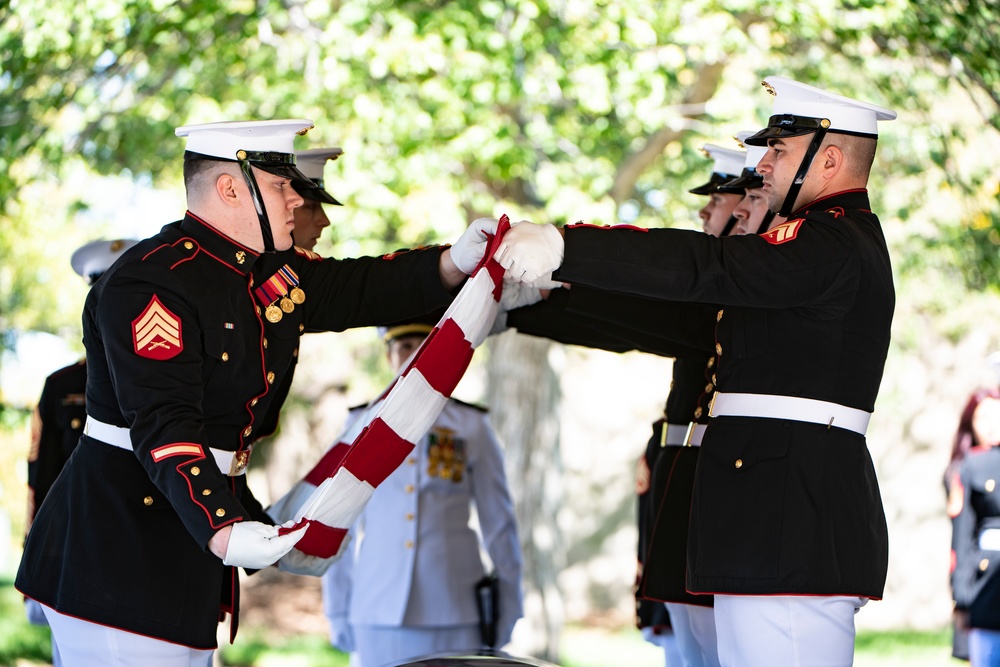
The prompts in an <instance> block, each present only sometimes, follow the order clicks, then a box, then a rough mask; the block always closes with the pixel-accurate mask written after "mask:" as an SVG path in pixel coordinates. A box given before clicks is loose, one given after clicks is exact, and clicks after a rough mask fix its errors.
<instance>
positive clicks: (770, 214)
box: [757, 211, 775, 236]
mask: <svg viewBox="0 0 1000 667" xmlns="http://www.w3.org/2000/svg"><path fill="white" fill-rule="evenodd" d="M774 215H775V213H774V211H767V212H765V213H764V218H763V219H762V220H761V221H760V227H758V228H757V235H758V236H759V235H761V234H763V233H764V232H766V231H767V228H768V227H770V226H771V221H772V220H774Z"/></svg>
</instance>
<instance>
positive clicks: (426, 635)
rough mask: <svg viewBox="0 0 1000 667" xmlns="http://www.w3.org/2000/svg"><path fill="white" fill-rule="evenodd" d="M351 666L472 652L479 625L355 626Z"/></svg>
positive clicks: (478, 643)
mask: <svg viewBox="0 0 1000 667" xmlns="http://www.w3.org/2000/svg"><path fill="white" fill-rule="evenodd" d="M352 628H353V630H354V646H355V648H356V650H355V652H354V653H352V654H351V667H382V665H388V664H393V663H396V662H398V661H401V660H407V659H409V658H418V657H420V656H425V655H432V654H434V653H444V652H446V651H475V650H477V649H478V648H479V647H480V646H481V645H482V642H481V640H480V638H479V624H478V623H476V624H475V625H455V626H445V627H440V628H437V627H406V626H402V627H390V626H383V625H355V626H352Z"/></svg>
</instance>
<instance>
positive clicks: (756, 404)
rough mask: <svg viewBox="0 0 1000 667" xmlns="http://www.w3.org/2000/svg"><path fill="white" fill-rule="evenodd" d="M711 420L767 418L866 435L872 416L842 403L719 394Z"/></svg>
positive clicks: (715, 400) (810, 399)
mask: <svg viewBox="0 0 1000 667" xmlns="http://www.w3.org/2000/svg"><path fill="white" fill-rule="evenodd" d="M708 414H709V416H711V417H765V418H769V419H790V420H792V421H800V422H811V423H813V424H825V425H826V426H827V427H830V426H836V427H838V428H844V429H847V430H848V431H854V432H855V433H860V434H861V435H864V434H865V431H866V430H868V421H869V420H870V419H871V417H872V413H870V412H865V411H864V410H858V409H857V408H849V407H847V406H846V405H840V404H839V403H830V402H827V401H817V400H814V399H812V398H799V397H797V396H775V395H773V394H733V393H725V394H723V393H716V394H715V397H714V398H713V399H712V403H711V407H710V408H709V411H708Z"/></svg>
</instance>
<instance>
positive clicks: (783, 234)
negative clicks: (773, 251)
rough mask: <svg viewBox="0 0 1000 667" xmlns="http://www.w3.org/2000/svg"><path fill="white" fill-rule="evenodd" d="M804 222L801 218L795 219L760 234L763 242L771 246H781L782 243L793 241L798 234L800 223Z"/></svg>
mask: <svg viewBox="0 0 1000 667" xmlns="http://www.w3.org/2000/svg"><path fill="white" fill-rule="evenodd" d="M803 222H805V220H804V219H803V218H795V219H794V220H789V221H788V222H784V223H782V224H780V225H778V226H777V227H775V228H774V229H770V230H768V231H767V232H765V233H763V234H761V236H763V237H764V240H765V241H767V242H768V243H770V244H771V245H781V244H782V243H788V242H789V241H791V240H793V239H794V238H795V237H796V236H798V234H799V229H800V228H801V227H802V223H803Z"/></svg>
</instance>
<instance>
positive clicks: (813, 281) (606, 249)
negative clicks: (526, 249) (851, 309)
mask: <svg viewBox="0 0 1000 667" xmlns="http://www.w3.org/2000/svg"><path fill="white" fill-rule="evenodd" d="M850 224H852V223H851V222H849V221H845V219H840V220H836V219H834V218H833V217H832V216H831V215H830V214H827V213H823V212H816V213H810V214H809V215H808V217H807V219H805V220H804V222H803V223H802V224H801V225H800V226H799V227H798V228H797V233H796V234H795V236H794V237H793V238H791V240H788V241H786V242H783V243H781V244H772V243H769V242H768V241H767V240H765V239H764V237H762V236H758V235H756V234H747V235H744V236H728V237H723V238H716V237H714V236H710V235H708V234H704V233H702V232H695V231H690V230H682V229H639V228H635V227H627V226H618V227H595V226H593V225H569V226H567V227H566V228H565V242H566V245H565V256H564V260H563V264H562V266H561V267H560V268H559V269H558V270H557V271H556V272H555V273H554V275H553V278H554V279H555V280H559V281H563V282H569V283H571V284H573V285H574V286H575V285H577V284H582V285H588V286H591V287H598V288H601V289H606V290H613V291H619V292H626V293H629V294H634V295H637V296H645V297H648V298H653V299H667V300H677V301H687V302H700V303H711V304H722V305H728V304H739V305H743V306H753V307H766V308H791V307H795V306H806V305H810V304H813V303H816V302H820V301H826V302H829V299H828V298H827V299H825V298H824V297H825V296H827V295H829V294H830V293H831V292H833V291H837V292H838V293H843V294H848V295H850V294H853V293H854V291H855V290H856V288H857V284H856V281H857V275H858V272H857V271H855V270H851V269H850V268H849V265H851V264H852V263H853V264H857V263H858V262H859V258H858V256H857V254H856V247H855V239H854V237H852V235H851V231H850V229H849V225H850Z"/></svg>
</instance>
